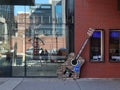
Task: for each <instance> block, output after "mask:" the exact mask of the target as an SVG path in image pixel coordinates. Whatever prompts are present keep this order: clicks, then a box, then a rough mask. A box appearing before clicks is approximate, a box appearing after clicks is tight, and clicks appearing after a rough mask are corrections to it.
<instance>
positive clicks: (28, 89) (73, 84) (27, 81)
mask: <svg viewBox="0 0 120 90" xmlns="http://www.w3.org/2000/svg"><path fill="white" fill-rule="evenodd" d="M0 90H120V79H93V78H92V79H90V78H82V79H78V80H72V79H71V80H70V79H69V80H65V81H63V80H61V79H58V78H0Z"/></svg>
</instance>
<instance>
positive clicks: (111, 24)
mask: <svg viewBox="0 0 120 90" xmlns="http://www.w3.org/2000/svg"><path fill="white" fill-rule="evenodd" d="M74 5H75V7H74V8H75V39H74V40H75V41H74V42H75V52H76V53H77V52H78V50H79V48H80V47H81V46H82V43H83V41H84V40H85V38H86V37H87V34H86V32H87V30H88V28H89V27H91V28H94V29H96V31H97V30H102V31H103V33H104V35H103V36H102V40H103V43H102V44H103V47H104V48H102V51H103V61H102V62H92V61H91V60H90V52H91V51H90V44H91V41H89V43H88V44H87V45H86V47H85V49H84V51H83V53H82V57H84V58H85V60H86V61H85V64H84V65H83V67H82V70H81V77H82V78H119V77H120V72H119V68H120V63H119V60H120V59H119V58H120V50H119V51H118V52H119V55H117V57H118V61H115V62H111V61H110V47H111V44H110V31H111V30H112V31H118V32H120V25H119V23H120V11H119V10H118V0H75V4H74ZM119 40H120V34H118V41H119ZM111 41H112V40H111ZM117 44H118V49H120V42H119V43H117Z"/></svg>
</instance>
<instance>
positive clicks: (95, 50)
mask: <svg viewBox="0 0 120 90" xmlns="http://www.w3.org/2000/svg"><path fill="white" fill-rule="evenodd" d="M103 40H104V39H103V30H96V31H95V32H94V33H93V35H92V37H91V38H90V61H92V62H101V61H103V57H104V56H103V55H104V54H103V50H104V49H103V45H104V43H103Z"/></svg>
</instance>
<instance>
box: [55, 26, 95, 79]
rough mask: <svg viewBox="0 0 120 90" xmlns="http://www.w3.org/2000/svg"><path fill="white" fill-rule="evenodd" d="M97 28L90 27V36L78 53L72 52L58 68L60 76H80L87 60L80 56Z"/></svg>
mask: <svg viewBox="0 0 120 90" xmlns="http://www.w3.org/2000/svg"><path fill="white" fill-rule="evenodd" d="M94 31H95V30H94V29H92V28H89V29H88V32H87V34H88V38H86V40H85V41H84V43H83V45H82V47H81V48H80V50H79V52H78V54H77V55H75V53H70V54H69V55H68V58H67V60H66V61H65V62H64V63H63V64H62V65H61V66H60V67H59V68H58V70H57V75H58V78H74V79H77V78H79V75H80V70H81V67H82V65H83V64H84V62H85V60H84V59H83V58H82V57H81V56H80V55H81V53H82V51H83V49H84V48H85V45H86V44H87V42H88V40H89V38H90V37H91V36H92V34H93V32H94Z"/></svg>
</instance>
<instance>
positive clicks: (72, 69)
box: [57, 53, 85, 79]
mask: <svg viewBox="0 0 120 90" xmlns="http://www.w3.org/2000/svg"><path fill="white" fill-rule="evenodd" d="M75 57H76V56H75V53H70V54H69V55H68V58H67V60H66V61H65V62H64V63H63V64H61V66H60V67H59V68H58V70H57V75H58V78H74V79H77V78H79V75H80V69H81V67H82V65H83V64H84V62H85V60H84V59H83V58H82V57H79V58H78V60H77V62H78V63H77V65H75V66H73V65H72V64H71V60H72V59H74V58H75Z"/></svg>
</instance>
